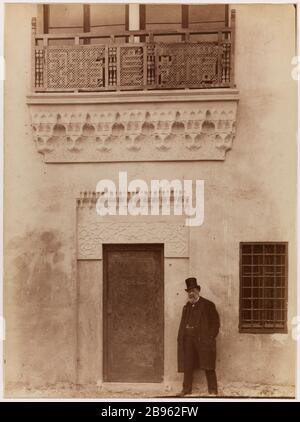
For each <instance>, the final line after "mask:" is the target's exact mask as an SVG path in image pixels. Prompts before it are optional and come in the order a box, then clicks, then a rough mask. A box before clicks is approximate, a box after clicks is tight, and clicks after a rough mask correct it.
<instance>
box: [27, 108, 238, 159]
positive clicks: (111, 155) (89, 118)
mask: <svg viewBox="0 0 300 422" xmlns="http://www.w3.org/2000/svg"><path fill="white" fill-rule="evenodd" d="M77 110H78V109H76V110H66V111H64V110H63V109H61V110H59V112H58V111H54V110H52V111H47V110H44V111H34V109H32V113H31V116H32V130H33V138H34V141H35V143H36V147H37V150H38V152H40V153H42V154H43V155H44V159H45V161H46V162H50V163H51V162H53V163H59V162H63V163H68V162H103V161H169V160H176V161H177V160H178V161H179V160H180V161H181V160H224V159H225V153H226V151H228V150H230V149H231V147H232V141H233V139H234V136H235V122H236V102H234V101H232V102H231V101H230V102H220V103H211V104H209V105H208V104H204V105H203V106H202V107H199V106H198V107H197V108H196V107H189V108H186V109H178V108H176V109H175V108H166V107H163V108H161V107H159V108H156V107H155V104H152V106H151V107H149V108H148V109H130V110H126V109H124V106H123V107H120V111H116V110H109V111H106V109H103V107H99V111H95V110H90V111H89V110H88V109H87V108H86V107H84V108H82V111H80V112H78V111H77Z"/></svg>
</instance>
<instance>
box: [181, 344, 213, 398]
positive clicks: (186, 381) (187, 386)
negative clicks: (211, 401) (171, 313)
mask: <svg viewBox="0 0 300 422" xmlns="http://www.w3.org/2000/svg"><path fill="white" fill-rule="evenodd" d="M196 342H197V338H196V337H193V336H185V338H184V378H183V390H184V391H186V392H192V386H193V375H194V362H195V359H196V358H197V347H196ZM205 375H206V381H207V388H208V392H209V393H210V394H218V384H217V375H216V371H215V370H214V369H207V370H205Z"/></svg>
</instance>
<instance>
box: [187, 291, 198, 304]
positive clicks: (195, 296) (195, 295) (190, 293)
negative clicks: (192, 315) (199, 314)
mask: <svg viewBox="0 0 300 422" xmlns="http://www.w3.org/2000/svg"><path fill="white" fill-rule="evenodd" d="M187 294H188V299H189V302H190V303H195V302H197V300H198V298H199V296H200V291H199V289H197V288H195V289H191V290H189V291H188V292H187Z"/></svg>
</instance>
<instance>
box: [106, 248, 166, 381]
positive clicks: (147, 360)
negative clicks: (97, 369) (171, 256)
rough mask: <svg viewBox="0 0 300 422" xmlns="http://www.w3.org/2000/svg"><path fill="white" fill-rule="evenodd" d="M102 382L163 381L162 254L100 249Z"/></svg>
mask: <svg viewBox="0 0 300 422" xmlns="http://www.w3.org/2000/svg"><path fill="white" fill-rule="evenodd" d="M104 285H105V290H104V328H105V331H104V342H103V344H104V380H105V381H112V382H161V381H162V380H163V379H162V377H163V338H164V336H163V326H164V318H163V315H164V309H163V249H162V246H160V245H151V246H150V245H122V246H120V245H113V246H108V245H107V246H105V247H104Z"/></svg>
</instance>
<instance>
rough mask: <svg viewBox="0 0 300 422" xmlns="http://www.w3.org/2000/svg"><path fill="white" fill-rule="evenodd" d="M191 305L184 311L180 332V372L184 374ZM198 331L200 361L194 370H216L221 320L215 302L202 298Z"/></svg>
mask: <svg viewBox="0 0 300 422" xmlns="http://www.w3.org/2000/svg"><path fill="white" fill-rule="evenodd" d="M191 306H192V305H191V304H190V302H188V303H187V304H186V305H184V307H183V310H182V317H181V322H180V326H179V331H178V338H177V342H178V349H177V350H178V353H177V357H178V372H184V332H185V327H186V325H187V322H188V317H189V312H190V310H191ZM196 312H197V320H198V323H197V329H196V342H197V343H196V344H197V352H198V353H197V355H198V360H195V367H194V369H197V368H198V369H215V367H216V337H217V335H218V332H219V328H220V318H219V314H218V312H217V310H216V306H215V304H214V303H213V302H211V301H209V300H207V299H205V298H203V297H200V298H199V302H198V305H197V307H196Z"/></svg>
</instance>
